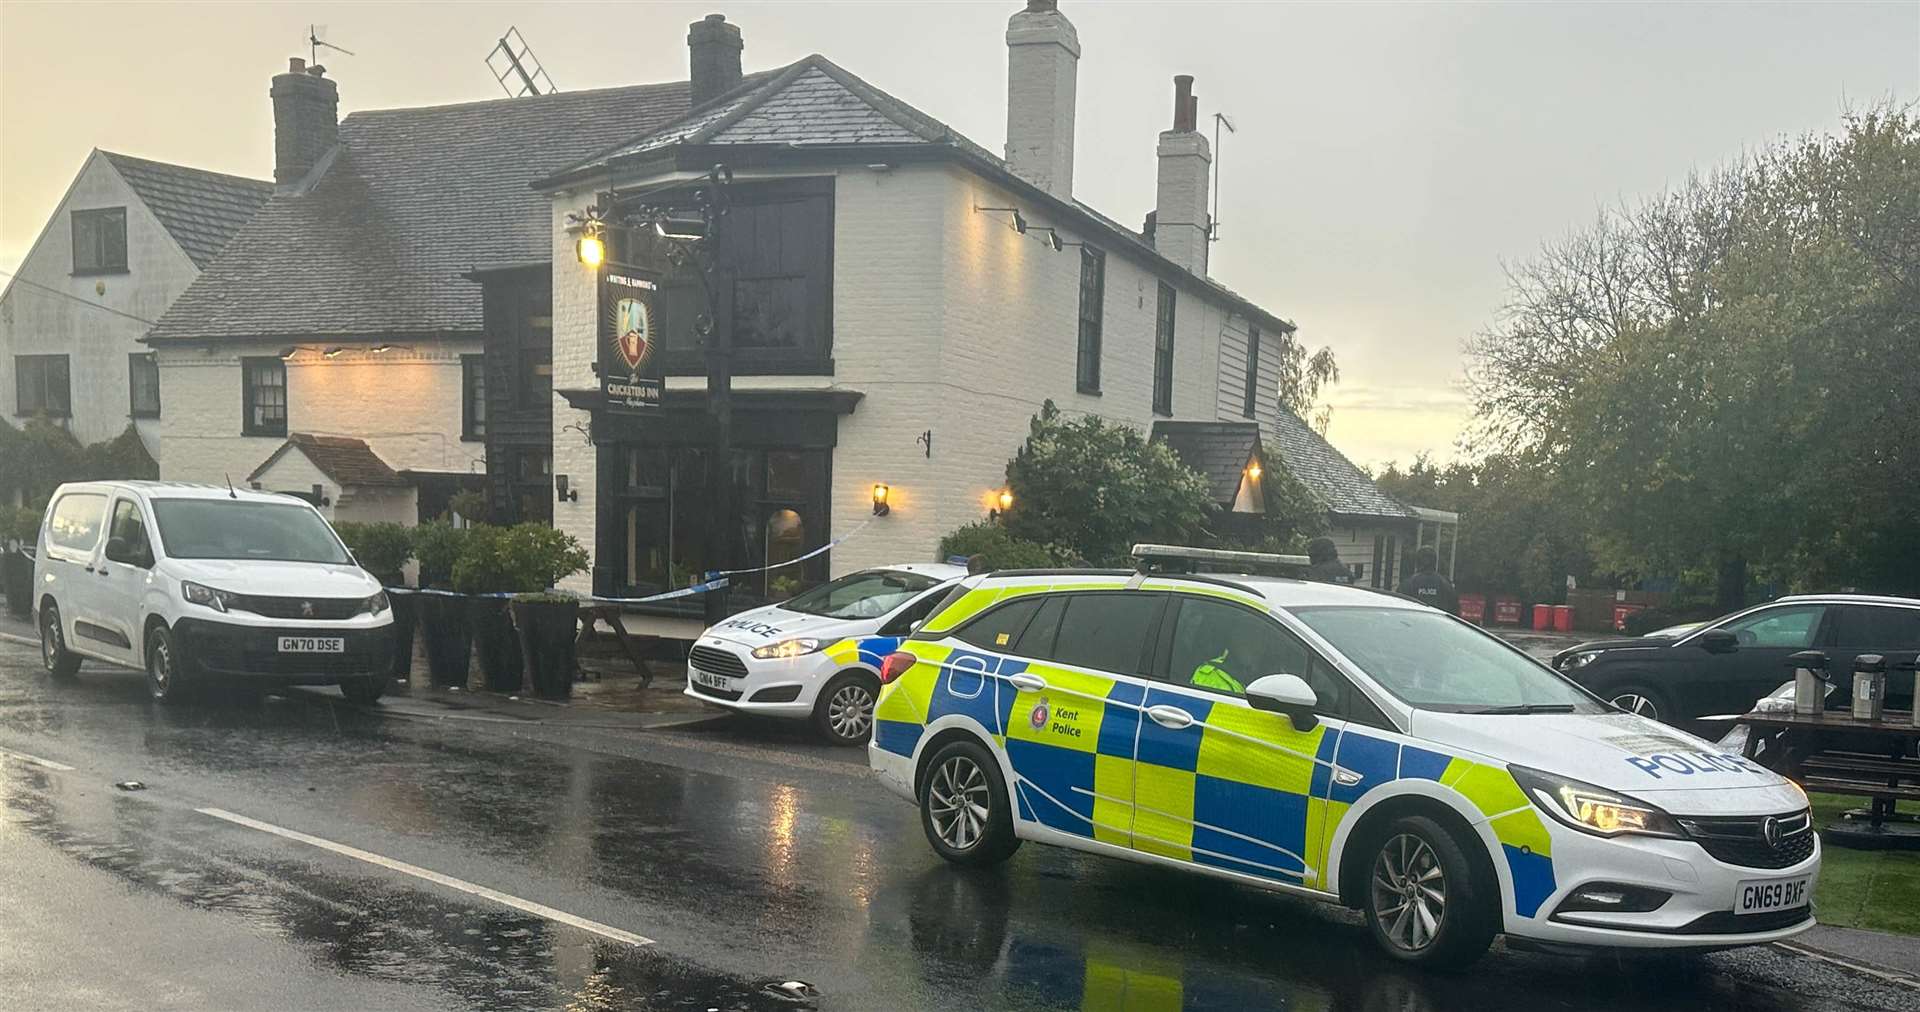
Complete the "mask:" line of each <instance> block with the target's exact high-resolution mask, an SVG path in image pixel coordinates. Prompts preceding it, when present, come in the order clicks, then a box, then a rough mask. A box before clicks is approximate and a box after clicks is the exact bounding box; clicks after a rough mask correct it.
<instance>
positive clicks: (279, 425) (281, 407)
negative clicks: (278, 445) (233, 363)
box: [240, 356, 287, 436]
mask: <svg viewBox="0 0 1920 1012" xmlns="http://www.w3.org/2000/svg"><path fill="white" fill-rule="evenodd" d="M240 374H241V412H242V413H241V419H240V434H241V435H245V436H284V435H286V434H287V363H285V362H283V361H281V360H280V358H279V357H278V356H275V357H272V358H243V359H241V360H240Z"/></svg>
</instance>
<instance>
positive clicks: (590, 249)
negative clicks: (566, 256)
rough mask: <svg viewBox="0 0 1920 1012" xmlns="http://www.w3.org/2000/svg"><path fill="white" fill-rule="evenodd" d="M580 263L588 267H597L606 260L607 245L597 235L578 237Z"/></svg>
mask: <svg viewBox="0 0 1920 1012" xmlns="http://www.w3.org/2000/svg"><path fill="white" fill-rule="evenodd" d="M579 252H580V262H581V263H583V264H586V265H587V266H588V267H598V266H600V264H601V263H602V262H604V261H605V260H606V259H607V244H606V243H605V242H604V241H602V240H601V238H600V237H599V236H597V235H583V236H581V237H580V245H579Z"/></svg>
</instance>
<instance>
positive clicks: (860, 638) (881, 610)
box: [686, 563, 967, 745]
mask: <svg viewBox="0 0 1920 1012" xmlns="http://www.w3.org/2000/svg"><path fill="white" fill-rule="evenodd" d="M965 575H967V571H966V569H964V568H962V567H960V566H951V565H946V564H942V563H907V564H902V565H897V566H883V567H880V568H877V569H865V570H861V571H860V572H857V573H850V574H848V575H846V576H843V577H841V578H839V579H838V580H834V581H833V582H831V583H826V584H822V585H820V586H818V587H815V588H813V589H812V590H809V591H806V592H804V593H801V594H798V595H795V596H794V597H792V598H790V599H788V600H786V601H783V602H781V603H779V604H775V605H769V606H767V607H765V608H756V609H754V610H753V611H748V612H742V613H740V614H738V615H735V616H733V617H732V618H729V619H727V620H726V621H724V622H721V623H718V624H717V625H714V626H713V627H712V628H710V629H708V630H706V631H705V632H703V633H701V634H700V638H699V640H697V641H696V642H695V643H694V645H693V648H692V650H690V651H689V652H688V655H687V688H686V694H687V695H689V696H692V697H694V698H695V699H700V700H704V701H706V702H708V703H712V704H714V705H716V706H722V707H726V708H727V709H730V710H735V711H738V712H740V713H755V714H764V715H767V716H773V717H792V718H796V719H804V718H812V720H813V723H814V726H816V727H817V728H819V730H820V733H821V734H823V735H825V736H826V737H827V739H828V740H830V741H833V742H835V743H836V744H841V745H860V744H864V743H865V742H866V740H867V736H868V735H870V734H872V733H873V704H874V700H875V699H877V698H878V697H879V693H880V659H881V658H882V657H885V656H886V655H887V654H889V653H891V652H893V649H894V648H895V647H896V646H898V645H899V643H900V637H902V636H904V635H906V633H907V631H908V630H909V629H910V628H912V626H913V625H914V623H916V622H919V621H920V620H921V619H923V618H926V617H927V613H928V612H930V611H932V610H933V608H934V606H935V605H937V604H939V603H940V597H941V595H943V594H944V593H946V591H947V588H948V587H949V586H951V585H952V584H953V582H954V581H956V580H958V579H959V578H961V577H963V576H965Z"/></svg>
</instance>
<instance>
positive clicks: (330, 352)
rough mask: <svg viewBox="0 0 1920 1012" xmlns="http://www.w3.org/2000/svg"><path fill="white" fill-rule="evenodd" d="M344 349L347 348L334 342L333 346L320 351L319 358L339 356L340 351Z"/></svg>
mask: <svg viewBox="0 0 1920 1012" xmlns="http://www.w3.org/2000/svg"><path fill="white" fill-rule="evenodd" d="M346 350H347V349H345V348H342V347H340V346H339V345H337V344H336V345H334V346H333V347H331V348H328V349H327V350H326V351H323V352H321V353H320V357H321V358H339V357H340V353H341V352H343V351H346Z"/></svg>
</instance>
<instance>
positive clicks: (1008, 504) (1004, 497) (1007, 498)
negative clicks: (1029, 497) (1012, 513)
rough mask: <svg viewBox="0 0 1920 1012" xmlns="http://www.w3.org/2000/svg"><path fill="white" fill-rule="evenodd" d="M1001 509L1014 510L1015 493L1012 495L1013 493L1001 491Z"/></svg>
mask: <svg viewBox="0 0 1920 1012" xmlns="http://www.w3.org/2000/svg"><path fill="white" fill-rule="evenodd" d="M1000 508H1001V509H1003V510H1010V509H1012V508H1013V493H1012V492H1008V491H1005V490H1002V491H1001V493H1000Z"/></svg>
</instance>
